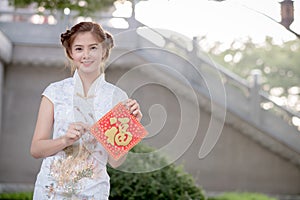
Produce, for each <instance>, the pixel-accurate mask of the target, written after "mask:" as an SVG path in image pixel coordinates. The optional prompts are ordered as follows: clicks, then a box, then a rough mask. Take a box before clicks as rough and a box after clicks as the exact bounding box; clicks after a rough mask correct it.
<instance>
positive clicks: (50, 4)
mask: <svg viewBox="0 0 300 200" xmlns="http://www.w3.org/2000/svg"><path fill="white" fill-rule="evenodd" d="M114 2H115V0H9V3H10V4H11V5H13V6H15V7H17V8H18V7H26V6H28V5H30V4H33V3H35V4H36V6H37V7H44V8H45V9H48V10H51V11H54V10H63V9H65V8H69V9H70V10H73V11H78V12H79V15H81V16H89V15H90V14H92V13H95V12H96V11H99V10H103V9H105V8H108V7H109V6H112V5H113V3H114Z"/></svg>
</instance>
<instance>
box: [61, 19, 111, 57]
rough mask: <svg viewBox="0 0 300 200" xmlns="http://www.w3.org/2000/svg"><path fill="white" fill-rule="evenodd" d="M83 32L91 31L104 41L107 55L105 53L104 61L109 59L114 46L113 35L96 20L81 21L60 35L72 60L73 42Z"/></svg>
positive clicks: (103, 44)
mask: <svg viewBox="0 0 300 200" xmlns="http://www.w3.org/2000/svg"><path fill="white" fill-rule="evenodd" d="M83 32H91V33H92V34H93V36H94V37H95V38H96V39H97V40H99V42H101V43H102V46H103V48H105V55H103V58H102V59H103V60H104V61H105V60H107V58H108V57H109V54H110V50H111V49H112V48H113V46H114V40H113V37H112V35H111V34H110V33H108V32H107V31H105V30H104V29H103V28H102V26H101V25H100V24H97V23H94V22H80V23H78V24H76V25H74V26H73V27H72V28H71V29H70V30H67V31H66V32H64V33H62V34H61V35H60V41H61V43H62V45H63V46H64V48H65V51H66V54H67V56H68V58H69V59H71V60H72V56H71V47H72V44H73V42H74V39H75V38H76V36H77V35H78V34H79V33H83Z"/></svg>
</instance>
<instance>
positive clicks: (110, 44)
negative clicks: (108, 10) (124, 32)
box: [105, 32, 114, 49]
mask: <svg viewBox="0 0 300 200" xmlns="http://www.w3.org/2000/svg"><path fill="white" fill-rule="evenodd" d="M105 36H106V39H105V43H106V45H107V48H109V49H111V48H113V47H114V39H113V37H112V35H111V34H110V33H108V32H105Z"/></svg>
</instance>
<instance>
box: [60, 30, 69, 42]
mask: <svg viewBox="0 0 300 200" xmlns="http://www.w3.org/2000/svg"><path fill="white" fill-rule="evenodd" d="M70 36H71V31H70V30H67V31H66V32H64V33H62V34H60V41H61V43H62V45H64V42H65V41H66V40H68V39H69V38H70Z"/></svg>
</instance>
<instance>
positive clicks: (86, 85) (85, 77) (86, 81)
mask: <svg viewBox="0 0 300 200" xmlns="http://www.w3.org/2000/svg"><path fill="white" fill-rule="evenodd" d="M78 75H79V77H80V79H81V82H82V87H83V92H84V96H87V95H88V92H89V89H90V87H91V85H92V84H93V82H94V81H95V80H96V79H97V78H98V77H99V76H100V75H101V73H100V72H99V73H91V74H86V73H80V72H78Z"/></svg>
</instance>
